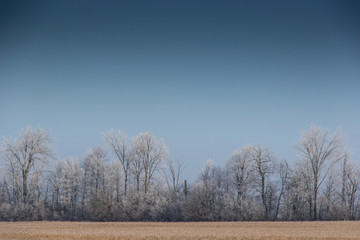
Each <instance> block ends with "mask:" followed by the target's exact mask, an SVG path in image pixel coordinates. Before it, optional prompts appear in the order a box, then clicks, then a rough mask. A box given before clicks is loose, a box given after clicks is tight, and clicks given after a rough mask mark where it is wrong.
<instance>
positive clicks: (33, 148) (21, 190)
mask: <svg viewBox="0 0 360 240" xmlns="http://www.w3.org/2000/svg"><path fill="white" fill-rule="evenodd" d="M51 144H52V139H51V136H50V134H49V133H48V132H47V131H45V129H40V128H33V127H27V128H26V129H25V130H22V131H20V134H19V138H18V139H16V140H15V141H14V142H11V141H10V140H8V139H6V138H4V140H3V149H2V153H3V157H4V159H5V161H6V169H7V174H8V176H9V181H10V182H9V186H11V188H12V190H11V192H12V195H13V196H14V198H15V201H16V202H18V201H22V202H23V203H24V204H27V203H28V202H29V200H30V199H29V190H31V188H30V187H31V186H33V184H35V183H36V184H39V177H40V175H41V173H42V171H43V167H44V166H45V165H46V164H47V163H48V160H49V159H51V158H53V157H54V151H53V149H52V145H51ZM31 180H33V182H31ZM30 193H32V194H35V193H33V192H30Z"/></svg>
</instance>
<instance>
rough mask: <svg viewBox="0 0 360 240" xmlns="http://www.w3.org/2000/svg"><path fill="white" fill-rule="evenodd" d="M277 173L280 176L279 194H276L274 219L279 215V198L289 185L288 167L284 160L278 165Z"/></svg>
mask: <svg viewBox="0 0 360 240" xmlns="http://www.w3.org/2000/svg"><path fill="white" fill-rule="evenodd" d="M278 174H279V178H280V182H279V185H280V186H279V194H278V199H277V204H276V210H275V218H276V219H277V218H278V215H279V211H280V206H281V200H282V198H283V196H284V194H285V193H286V191H287V189H288V187H289V178H290V176H289V175H290V167H289V164H288V162H287V161H286V160H283V161H282V162H281V163H280V165H279V167H278Z"/></svg>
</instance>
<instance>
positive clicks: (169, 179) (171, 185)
mask: <svg viewBox="0 0 360 240" xmlns="http://www.w3.org/2000/svg"><path fill="white" fill-rule="evenodd" d="M183 170H184V162H183V161H181V160H179V159H176V160H175V164H174V162H173V161H172V160H171V159H170V158H168V159H167V160H166V163H165V167H164V168H163V174H164V177H165V181H166V185H167V187H168V189H169V193H170V196H171V199H172V201H173V202H176V201H177V197H178V194H179V191H180V184H179V180H180V176H181V173H182V171H183Z"/></svg>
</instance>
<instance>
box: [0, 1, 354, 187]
mask: <svg viewBox="0 0 360 240" xmlns="http://www.w3.org/2000/svg"><path fill="white" fill-rule="evenodd" d="M359 103H360V2H359V1H346V0H341V1H340V0H339V1H331V0H329V1H318V0H312V1H307V0H304V1H295V0H284V1H277V0H274V1H258V0H254V1H212V0H206V1H205V0H195V1H194V0H191V1H187V0H184V1H169V0H166V1H165V0H164V1H158V0H154V1H145V0H144V1H140V0H131V1H91V0H89V1H85V0H76V1H73V0H71V1H70V0H62V1H45V0H44V1H25V0H24V1H16V0H7V1H4V0H0V136H5V137H7V138H10V139H14V138H16V136H17V134H18V133H19V131H20V130H21V129H24V128H26V127H27V126H33V127H41V128H45V129H47V130H48V131H51V133H52V137H53V139H54V146H55V148H56V151H57V157H58V158H59V159H62V158H65V157H67V156H77V157H79V158H82V157H83V156H84V154H85V153H86V151H87V150H88V149H89V148H91V147H93V146H105V144H104V142H103V139H102V136H101V132H103V131H107V130H109V129H115V130H121V131H123V132H125V133H126V134H127V135H128V136H136V135H137V134H138V133H140V132H145V131H151V132H152V133H153V134H154V135H155V136H156V137H158V138H162V139H164V141H165V143H166V144H167V145H168V147H169V151H170V157H171V158H177V159H182V160H183V161H184V162H185V163H186V167H185V170H184V172H183V177H184V178H187V179H190V180H196V178H197V176H198V174H199V173H200V169H201V166H202V164H203V163H204V162H205V161H206V160H208V159H213V160H214V161H215V163H216V164H217V165H220V166H224V165H225V163H226V161H227V160H228V159H229V157H230V155H231V153H232V152H233V151H234V150H236V149H239V148H240V147H241V146H243V145H245V144H261V145H262V146H264V147H267V148H269V149H270V150H271V151H272V152H273V153H274V154H275V156H276V158H277V159H284V158H286V159H287V160H288V161H289V162H294V161H296V158H297V154H296V149H295V147H294V146H295V145H296V143H297V142H298V141H299V139H300V137H301V135H300V134H301V132H302V131H305V130H307V129H308V128H309V126H310V125H311V124H313V125H319V126H322V127H324V128H326V129H329V130H330V131H335V130H336V129H338V128H341V129H342V132H343V134H344V135H345V136H346V137H347V139H348V140H347V146H348V147H349V148H350V149H351V152H352V158H353V160H355V161H358V162H359V161H360V124H359V123H360V108H359Z"/></svg>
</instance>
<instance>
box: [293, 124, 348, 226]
mask: <svg viewBox="0 0 360 240" xmlns="http://www.w3.org/2000/svg"><path fill="white" fill-rule="evenodd" d="M343 142H344V138H343V137H342V136H341V133H340V132H339V131H337V132H335V133H333V134H330V133H329V131H328V130H324V129H322V128H321V127H317V126H311V127H310V129H309V130H308V131H306V132H303V133H302V138H301V140H300V142H299V143H298V145H297V146H296V148H297V150H298V153H299V157H300V159H299V161H301V165H303V166H304V167H305V168H307V170H306V174H305V175H304V177H305V178H306V180H305V179H304V181H308V182H310V183H311V186H309V188H310V194H311V199H309V200H310V206H311V211H310V214H311V217H312V219H314V220H317V219H318V209H317V204H318V196H319V189H320V187H321V185H322V183H323V182H324V181H325V179H326V177H327V176H328V173H329V171H330V169H331V168H332V166H333V165H334V163H336V162H338V161H339V160H341V159H342V158H343V157H344V149H343ZM304 173H305V172H304Z"/></svg>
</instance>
